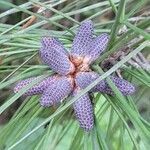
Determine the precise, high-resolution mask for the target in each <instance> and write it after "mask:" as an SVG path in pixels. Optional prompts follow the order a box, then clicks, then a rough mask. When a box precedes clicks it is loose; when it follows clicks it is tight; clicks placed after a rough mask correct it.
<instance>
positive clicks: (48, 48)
mask: <svg viewBox="0 0 150 150" xmlns="http://www.w3.org/2000/svg"><path fill="white" fill-rule="evenodd" d="M41 43H42V47H41V48H40V56H41V59H42V60H43V62H45V63H46V64H47V65H49V66H50V68H52V69H53V70H54V71H55V72H57V73H59V74H60V75H67V74H69V73H71V72H74V69H75V68H74V65H73V64H72V63H71V61H70V60H69V58H68V54H67V52H65V49H64V47H63V45H62V44H61V43H60V42H59V41H58V40H57V39H55V38H53V37H44V38H42V41H41Z"/></svg>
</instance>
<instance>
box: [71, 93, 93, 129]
mask: <svg viewBox="0 0 150 150" xmlns="http://www.w3.org/2000/svg"><path fill="white" fill-rule="evenodd" d="M76 94H77V92H75V93H74V95H76ZM73 108H74V112H75V116H76V118H77V119H78V121H79V123H80V127H81V128H83V129H84V130H85V131H90V130H91V129H92V128H93V126H94V112H93V106H92V103H91V100H90V97H89V95H88V93H86V94H85V95H83V96H81V97H80V98H79V99H78V100H77V101H75V102H74V103H73Z"/></svg>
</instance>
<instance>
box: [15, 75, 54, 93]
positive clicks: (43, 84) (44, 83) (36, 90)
mask: <svg viewBox="0 0 150 150" xmlns="http://www.w3.org/2000/svg"><path fill="white" fill-rule="evenodd" d="M34 79H35V80H38V79H39V77H32V78H28V79H25V80H22V81H20V82H18V83H17V84H16V86H15V87H14V92H15V93H18V92H19V91H20V90H21V89H22V88H24V87H25V86H27V85H28V84H29V83H30V82H31V81H33V80H34ZM55 80H56V76H55V75H54V76H50V77H47V78H45V79H43V80H42V81H41V82H39V83H37V84H36V85H34V86H33V87H32V88H30V89H29V90H28V91H26V93H25V94H24V95H26V96H31V95H36V94H42V93H43V91H44V90H45V89H46V88H47V87H48V86H49V85H51V84H53V83H54V81H55Z"/></svg>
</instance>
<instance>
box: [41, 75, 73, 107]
mask: <svg viewBox="0 0 150 150" xmlns="http://www.w3.org/2000/svg"><path fill="white" fill-rule="evenodd" d="M72 89H73V82H72V79H71V78H67V77H59V78H58V79H57V81H55V82H54V84H51V85H49V86H48V88H47V89H46V90H45V91H44V92H43V94H42V97H41V100H40V104H41V105H42V106H44V107H49V106H52V105H55V104H57V103H59V102H60V101H61V100H63V99H64V98H65V97H67V96H68V95H69V94H70V93H71V91H72Z"/></svg>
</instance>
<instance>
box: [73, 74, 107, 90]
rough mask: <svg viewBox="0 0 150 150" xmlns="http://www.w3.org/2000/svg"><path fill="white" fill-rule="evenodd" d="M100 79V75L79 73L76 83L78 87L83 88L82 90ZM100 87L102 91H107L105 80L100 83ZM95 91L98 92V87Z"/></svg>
mask: <svg viewBox="0 0 150 150" xmlns="http://www.w3.org/2000/svg"><path fill="white" fill-rule="evenodd" d="M98 77H99V75H98V74H97V73H95V72H79V73H78V74H77V75H76V78H75V83H76V85H77V86H79V87H81V88H82V89H84V88H86V87H87V86H88V85H89V84H91V83H92V82H93V81H94V80H96V79H97V78H98ZM99 87H101V89H105V87H106V83H105V81H104V80H102V81H101V82H100V83H99ZM93 90H95V91H96V90H97V89H96V86H95V87H94V88H93V89H92V91H93Z"/></svg>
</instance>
